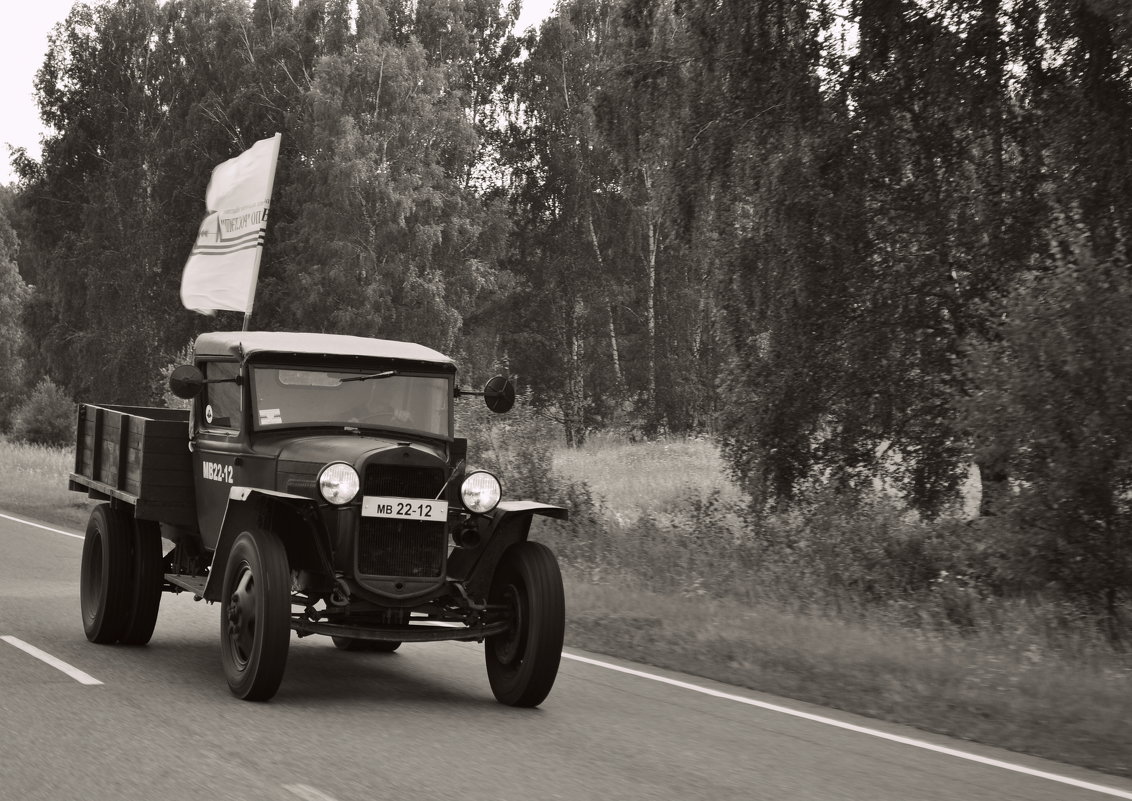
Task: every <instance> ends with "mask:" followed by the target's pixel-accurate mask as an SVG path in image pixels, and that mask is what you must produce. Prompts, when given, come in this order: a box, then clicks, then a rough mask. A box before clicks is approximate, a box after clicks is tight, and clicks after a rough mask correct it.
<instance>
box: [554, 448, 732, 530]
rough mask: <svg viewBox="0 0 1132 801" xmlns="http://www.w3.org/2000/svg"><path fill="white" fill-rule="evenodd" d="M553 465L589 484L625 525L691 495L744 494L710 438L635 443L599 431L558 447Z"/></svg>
mask: <svg viewBox="0 0 1132 801" xmlns="http://www.w3.org/2000/svg"><path fill="white" fill-rule="evenodd" d="M554 466H555V469H556V470H557V471H558V472H559V473H561V474H562V475H563V476H564V477H565V478H568V479H570V480H572V481H579V482H585V483H587V484H589V486H590V488H591V489H593V490H595V492H596V493H597V494H598V496H599V498H600V500H601V501H602V505H603V506H604V508H605V509H606V511H607V513H608V514H609V515H610V516H611V518H613V519H614V520H615V521H617V522H620V523H627V522H630V521H632V520H635V519H638V518H640V517H641V515H642V514H651V513H655V512H657V511H658V510H660V511H663V510H666V509H670V508H672V507H673V506H675V505H677V504H679V503H681V502H683V501H685V500H686V499H687V498H688V496H690V495H699V496H707V495H709V494H711V493H712V492H720V493H721V494H722V497H723V499H724V500H727V501H736V502H737V501H739V500H740V499H741V497H742V495H741V493H740V492H739V490H738V488H737V487H735V486H734V485H733V484H732V483H731V482H730V481H729V480H728V479H727V476H726V473H725V471H724V467H723V462H722V460H721V459H720V458H719V451H718V450H717V449H716V448H715V446H714V445H713V444H712V443H710V442H708V441H706V440H699V439H678V438H672V439H661V440H656V441H653V442H642V443H631V442H625V441H624V440H622V439H619V438H617V437H610V436H603V435H600V434H598V435H594V436H591V437H590V438H589V439H588V440H587V441H586V444H585V446H584V447H582V448H576V449H566V448H561V449H558V450H557V451H555V454H554Z"/></svg>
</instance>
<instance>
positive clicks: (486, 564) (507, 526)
mask: <svg viewBox="0 0 1132 801" xmlns="http://www.w3.org/2000/svg"><path fill="white" fill-rule="evenodd" d="M535 515H542V516H544V517H550V518H554V519H556V520H568V519H569V517H570V512H569V510H567V509H565V508H563V507H561V506H553V505H551V504H547V503H538V502H536V501H501V502H500V503H499V505H498V506H497V507H495V511H493V512H492V513H491V515H490V516H488V517H485V518H483V519H482V520H481V522H480V535H481V537H482V540H481V542H480V544H479V546H478V547H476V548H470V549H457V550H455V551H453V552H452V554H451V556H449V558H448V574H449V576H458V577H460V578H463V579H464V582H465V587H466V588H467V590H468V593H469V594H470V595H471V596H472V597H473V598H486V597H487V592H488V589H489V588H490V586H491V577H492V575H494V573H495V566H496V565H497V564H499V560H500V558H501V557H502V556H503V552H504V551H506V550H507V549H508V548H510V547H511V546H512V545H515V544H516V543H519V542H522V541H524V540H525V539H527V537H528V535H529V534H530V531H531V521H532V520H533V519H534V516H535Z"/></svg>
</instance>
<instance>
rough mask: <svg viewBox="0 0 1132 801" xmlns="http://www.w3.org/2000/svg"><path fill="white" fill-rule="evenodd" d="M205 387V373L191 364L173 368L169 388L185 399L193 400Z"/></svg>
mask: <svg viewBox="0 0 1132 801" xmlns="http://www.w3.org/2000/svg"><path fill="white" fill-rule="evenodd" d="M203 388H204V374H203V373H201V371H200V370H198V369H197V368H196V367H194V366H193V365H191V364H182V365H179V366H177V367H174V368H173V372H172V373H171V374H170V376H169V389H171V390H172V391H173V394H174V395H176V396H177V397H178V398H181V399H183V400H192V399H193V398H195V397H196V396H197V395H199V394H200V391H201V389H203Z"/></svg>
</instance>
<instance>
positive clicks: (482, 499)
mask: <svg viewBox="0 0 1132 801" xmlns="http://www.w3.org/2000/svg"><path fill="white" fill-rule="evenodd" d="M502 496H503V488H502V487H501V486H499V479H498V478H496V477H495V476H493V475H492V474H491V473H484V472H482V471H480V472H475V473H469V474H468V477H467V478H465V479H464V483H463V484H461V485H460V497H461V498H463V500H464V506H465V507H467V509H468V510H469V511H472V512H475V513H477V514H481V515H482V514H487V513H488V512H490V511H491V510H492V509H494V508H495V507H496V506H497V505H498V504H499V499H500V498H501V497H502Z"/></svg>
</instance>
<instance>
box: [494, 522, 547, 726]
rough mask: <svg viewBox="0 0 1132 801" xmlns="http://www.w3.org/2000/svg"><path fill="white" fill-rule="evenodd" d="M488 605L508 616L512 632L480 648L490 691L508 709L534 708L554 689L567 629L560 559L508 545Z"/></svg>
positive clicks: (525, 545) (540, 549)
mask: <svg viewBox="0 0 1132 801" xmlns="http://www.w3.org/2000/svg"><path fill="white" fill-rule="evenodd" d="M488 602H489V603H491V604H503V605H506V606H507V607H508V609H509V610H510V614H511V628H510V629H509V630H508V631H505V632H503V633H502V634H495V635H492V636H491V637H488V638H487V642H486V644H485V646H484V655H485V658H486V661H487V678H488V681H489V682H490V683H491V691H492V692H493V693H495V697H496V699H497V700H498V701H499V702H500V703H504V704H507V705H508V706H538V705H539V704H541V703H542V702H543V701H544V700H545V699H546V696H547V695H548V694H549V693H550V688H551V687H552V686H554V679H555V677H556V676H557V675H558V662H559V660H560V659H561V658H562V638H563V635H564V633H565V629H566V601H565V598H564V593H563V590H562V573H561V571H559V569H558V560H557V559H555V558H554V554H553V553H552V552H551V551H550V549H549V548H547V547H546V546H545V545H542V544H541V543H537V542H520V543H518V544H517V545H513V546H511V547H510V548H509V549H507V551H506V552H505V553H504V554H503V558H502V559H501V560H500V561H499V565H498V566H496V568H495V575H494V576H493V577H492V579H491V591H490V593H489V594H488Z"/></svg>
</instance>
